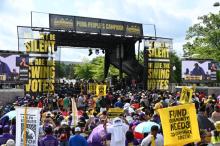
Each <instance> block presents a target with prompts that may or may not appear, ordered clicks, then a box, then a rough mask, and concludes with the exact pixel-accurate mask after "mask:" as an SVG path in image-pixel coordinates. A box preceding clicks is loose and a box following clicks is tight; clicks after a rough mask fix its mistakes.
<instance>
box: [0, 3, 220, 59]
mask: <svg viewBox="0 0 220 146" xmlns="http://www.w3.org/2000/svg"><path fill="white" fill-rule="evenodd" d="M214 2H216V0H1V3H0V49H1V50H17V49H18V47H17V42H18V41H17V25H23V26H29V25H30V24H31V21H30V20H31V17H30V12H31V11H40V12H46V13H57V14H66V15H76V16H85V17H96V18H104V19H113V20H123V21H131V22H139V23H143V24H155V25H156V28H157V35H158V36H161V37H169V38H173V43H174V49H175V51H176V52H177V53H178V54H179V55H181V54H182V45H183V44H184V43H185V34H186V30H187V29H188V27H189V26H191V25H192V24H194V23H196V22H197V17H198V16H201V15H204V14H208V13H209V12H213V13H216V12H217V11H218V10H220V7H213V3H214ZM38 16H39V15H38ZM33 19H34V25H36V26H40V25H44V26H45V25H47V24H48V20H47V17H46V16H45V15H44V16H43V15H41V16H40V17H37V16H33ZM152 34H153V28H152V26H150V25H149V26H145V35H152ZM61 56H62V58H61V59H62V60H67V61H81V60H82V59H83V58H88V50H83V49H72V48H71V49H70V48H68V49H63V51H62V54H61ZM94 56H95V55H93V56H92V57H94Z"/></svg>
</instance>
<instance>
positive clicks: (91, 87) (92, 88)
mask: <svg viewBox="0 0 220 146" xmlns="http://www.w3.org/2000/svg"><path fill="white" fill-rule="evenodd" d="M88 86H89V89H88V91H89V93H95V92H96V83H89V85H88Z"/></svg>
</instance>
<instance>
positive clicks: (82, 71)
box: [74, 61, 93, 80]
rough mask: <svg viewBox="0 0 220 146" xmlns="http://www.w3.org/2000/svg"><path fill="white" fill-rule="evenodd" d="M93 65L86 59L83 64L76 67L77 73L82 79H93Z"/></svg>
mask: <svg viewBox="0 0 220 146" xmlns="http://www.w3.org/2000/svg"><path fill="white" fill-rule="evenodd" d="M92 68H93V67H92V65H91V64H90V63H89V62H87V61H85V62H83V63H82V64H78V65H76V66H75V67H74V71H75V75H76V77H77V78H80V79H86V80H88V79H91V78H92V77H93V72H92V71H91V70H92Z"/></svg>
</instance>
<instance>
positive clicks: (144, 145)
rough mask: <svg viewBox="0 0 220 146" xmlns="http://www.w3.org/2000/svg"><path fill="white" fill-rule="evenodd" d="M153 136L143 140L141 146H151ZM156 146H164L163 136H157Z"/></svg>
mask: <svg viewBox="0 0 220 146" xmlns="http://www.w3.org/2000/svg"><path fill="white" fill-rule="evenodd" d="M152 136H153V135H151V134H149V135H148V136H147V137H145V138H144V139H143V141H142V142H141V146H149V144H150V143H151V137H152ZM155 144H156V146H163V145H164V142H163V136H162V135H161V134H157V136H156V139H155Z"/></svg>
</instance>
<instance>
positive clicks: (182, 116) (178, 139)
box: [158, 104, 200, 146]
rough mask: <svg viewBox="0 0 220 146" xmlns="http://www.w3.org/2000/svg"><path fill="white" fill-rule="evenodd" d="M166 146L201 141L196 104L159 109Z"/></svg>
mask: <svg viewBox="0 0 220 146" xmlns="http://www.w3.org/2000/svg"><path fill="white" fill-rule="evenodd" d="M158 111H159V114H160V118H161V122H162V128H163V133H166V134H164V145H165V146H176V145H181V144H182V145H184V144H187V143H191V142H198V141H200V134H199V128H198V121H197V118H196V109H195V105H194V104H184V105H179V106H175V107H168V108H163V109H159V110H158Z"/></svg>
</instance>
